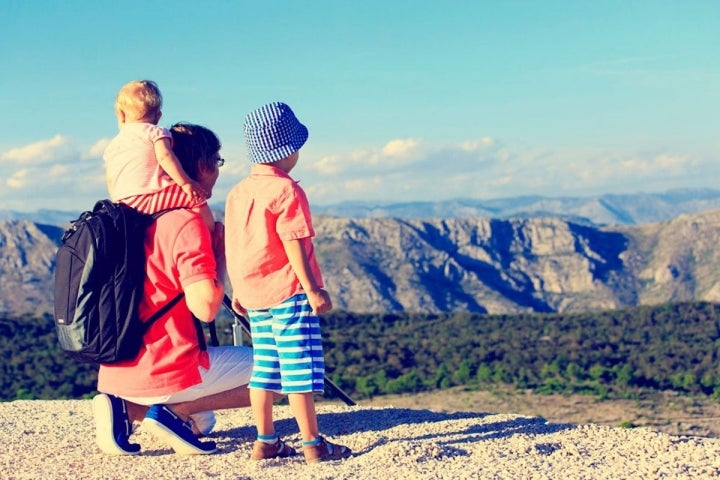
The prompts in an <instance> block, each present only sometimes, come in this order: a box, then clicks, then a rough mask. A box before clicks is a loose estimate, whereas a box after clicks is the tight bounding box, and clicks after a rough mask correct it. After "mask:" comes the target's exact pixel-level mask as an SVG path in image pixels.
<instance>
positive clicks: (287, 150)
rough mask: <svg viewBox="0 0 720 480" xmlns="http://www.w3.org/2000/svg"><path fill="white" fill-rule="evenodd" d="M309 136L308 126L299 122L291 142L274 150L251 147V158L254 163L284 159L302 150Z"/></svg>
mask: <svg viewBox="0 0 720 480" xmlns="http://www.w3.org/2000/svg"><path fill="white" fill-rule="evenodd" d="M308 136H309V133H308V129H307V127H306V126H305V125H303V124H302V123H300V122H298V123H297V129H296V130H295V132H293V134H292V135H291V141H290V142H289V143H286V144H285V145H282V146H280V147H277V148H274V149H272V150H262V151H258V150H256V149H252V148H251V149H250V160H251V161H252V163H273V162H277V161H278V160H282V159H283V158H286V157H289V156H290V155H292V154H293V153H295V152H297V151H298V150H300V149H301V148H302V146H303V145H305V142H307V139H308Z"/></svg>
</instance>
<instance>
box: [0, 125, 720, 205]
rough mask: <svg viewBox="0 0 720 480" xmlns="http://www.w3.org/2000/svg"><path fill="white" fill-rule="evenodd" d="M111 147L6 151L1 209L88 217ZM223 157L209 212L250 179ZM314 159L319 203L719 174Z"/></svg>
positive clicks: (427, 157)
mask: <svg viewBox="0 0 720 480" xmlns="http://www.w3.org/2000/svg"><path fill="white" fill-rule="evenodd" d="M106 143H107V139H101V140H98V141H96V142H95V143H93V144H91V145H89V146H83V145H78V144H76V143H75V142H73V141H72V140H71V139H69V138H67V137H64V136H62V135H57V136H55V137H53V138H51V139H48V140H44V141H39V142H35V143H32V144H29V145H26V146H20V147H17V148H13V149H12V150H9V151H7V152H5V153H2V155H1V156H0V159H2V160H3V161H0V179H2V180H0V209H2V208H8V206H9V205H16V204H18V202H22V204H23V205H25V204H27V206H26V207H25V206H24V207H23V208H29V209H37V208H67V206H68V205H71V206H72V209H74V210H86V209H88V208H89V207H90V206H92V204H93V203H94V201H96V200H98V199H100V198H105V197H106V196H107V190H106V186H105V178H104V168H103V164H102V160H101V153H102V150H103V149H104V146H105V145H106ZM238 152H239V150H238ZM223 156H225V157H226V158H228V159H229V161H228V163H226V165H225V166H224V167H223V169H222V172H221V175H220V178H219V181H218V184H217V186H216V188H215V192H214V196H213V199H212V203H213V204H221V203H223V202H224V199H225V196H226V195H227V192H228V191H229V190H230V188H232V186H234V185H235V184H236V183H237V182H239V181H240V180H241V179H242V178H244V177H245V176H246V175H247V174H248V173H249V167H250V166H249V163H248V162H246V161H243V160H240V159H242V158H244V157H243V156H242V155H240V153H237V152H236V153H235V154H234V153H233V152H231V148H229V149H228V150H227V152H224V153H223ZM313 157H314V158H319V160H316V161H313V158H311V157H310V156H307V157H302V161H301V162H300V163H298V166H297V167H296V169H295V170H294V171H293V174H292V175H293V177H295V178H296V179H298V180H300V181H301V185H302V186H303V188H304V189H305V190H306V191H307V192H308V195H309V197H310V201H311V202H312V203H318V204H329V203H337V202H342V201H352V200H364V201H370V202H378V203H383V202H398V201H420V200H425V201H433V200H442V199H449V198H459V197H473V198H501V197H512V196H519V195H543V196H548V197H553V196H587V195H596V194H603V193H626V192H637V191H647V190H648V187H646V186H651V187H652V188H654V189H655V191H657V190H658V189H667V188H680V187H693V186H697V187H714V185H713V184H712V179H713V175H710V174H708V172H714V171H717V167H716V166H715V163H714V162H716V159H714V158H712V159H711V158H709V157H708V158H702V157H698V156H696V155H693V154H691V153H688V152H677V151H653V152H648V151H640V152H638V151H631V150H629V149H628V150H625V151H621V150H614V151H605V150H600V149H594V148H584V149H577V148H573V149H569V148H552V147H538V146H531V147H526V146H517V145H510V144H508V143H507V142H504V141H500V140H498V139H495V138H492V137H489V136H485V137H478V138H476V139H466V140H463V141H458V142H455V143H452V144H449V143H443V144H438V143H432V142H428V141H426V140H423V139H420V138H397V139H393V140H390V141H388V142H386V143H383V144H377V145H368V146H365V147H363V148H357V149H354V150H352V151H347V152H339V151H327V152H318V154H317V156H315V153H314V152H313ZM233 159H237V160H235V161H234V160H233ZM702 172H705V173H702ZM698 182H705V183H702V184H699V183H698Z"/></svg>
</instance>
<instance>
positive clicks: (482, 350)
mask: <svg viewBox="0 0 720 480" xmlns="http://www.w3.org/2000/svg"><path fill="white" fill-rule="evenodd" d="M231 322H232V320H231V317H230V316H229V315H227V314H224V315H222V316H220V317H219V318H218V319H217V324H218V328H217V330H218V334H219V337H220V343H221V344H231V343H232V335H231V328H230V324H231ZM322 329H323V338H324V350H325V360H326V365H327V375H328V377H330V378H331V379H332V380H333V381H334V382H335V383H336V384H337V385H338V386H340V387H341V388H342V389H343V390H345V391H346V392H347V393H348V394H350V396H352V397H354V398H355V399H357V400H360V399H363V398H371V397H373V396H377V395H383V394H397V393H413V392H420V391H428V390H436V389H445V388H450V387H454V386H465V387H466V388H468V389H486V388H491V387H492V386H493V385H496V384H505V385H512V386H515V387H517V388H518V389H531V390H533V391H535V392H538V393H581V394H588V395H595V396H599V397H602V398H608V397H610V398H620V397H630V396H633V395H635V394H636V393H637V392H639V391H642V390H648V389H649V390H674V391H679V392H683V393H688V394H692V395H712V396H716V397H720V361H719V360H718V351H719V347H720V305H718V304H713V303H702V302H696V303H678V304H667V305H661V306H655V307H637V308H632V309H626V310H614V311H605V312H592V313H582V314H572V315H569V314H522V315H482V314H471V313H465V312H457V313H446V314H422V315H420V314H411V313H397V314H385V315H381V314H353V313H346V312H333V313H331V314H329V315H326V316H324V317H323V318H322ZM246 342H247V339H246ZM0 355H1V356H2V359H3V362H2V370H1V371H2V377H1V379H0V381H1V383H2V390H0V400H3V401H8V400H15V399H68V398H87V397H89V396H92V395H93V394H94V393H95V390H94V389H95V382H96V372H97V366H95V365H90V364H81V363H78V362H76V361H74V360H72V359H71V358H69V357H67V356H66V355H65V354H64V353H63V352H62V351H61V350H60V348H59V346H58V344H57V339H56V336H55V327H54V324H53V319H52V317H51V316H49V315H48V316H43V317H40V318H33V317H30V316H26V317H21V318H0Z"/></svg>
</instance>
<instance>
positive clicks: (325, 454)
mask: <svg viewBox="0 0 720 480" xmlns="http://www.w3.org/2000/svg"><path fill="white" fill-rule="evenodd" d="M319 438H320V443H318V444H317V445H305V446H304V447H303V453H304V454H305V461H306V462H307V463H316V462H325V461H328V460H340V459H343V458H347V457H349V456H350V455H352V451H351V450H350V449H349V448H348V447H346V446H345V445H338V444H336V443H330V442H328V441H327V440H325V439H324V438H323V437H319Z"/></svg>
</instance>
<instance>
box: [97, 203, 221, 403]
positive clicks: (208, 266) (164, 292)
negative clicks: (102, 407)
mask: <svg viewBox="0 0 720 480" xmlns="http://www.w3.org/2000/svg"><path fill="white" fill-rule="evenodd" d="M145 255H146V258H147V260H146V264H147V277H146V279H145V284H144V285H145V286H144V297H143V300H142V302H141V303H140V310H139V312H140V318H142V319H146V318H148V317H150V316H151V315H152V313H154V312H156V311H157V310H159V309H160V308H161V307H162V306H163V305H164V304H166V303H167V302H168V301H169V300H171V299H172V298H174V297H175V296H176V295H177V294H178V293H180V292H181V291H182V290H183V288H184V287H186V286H187V285H190V284H192V283H194V282H197V281H199V280H205V279H215V276H216V273H215V272H216V270H215V256H214V255H213V251H212V241H211V238H210V232H209V230H208V228H207V227H206V226H205V224H204V223H203V221H202V219H201V218H200V216H199V215H197V214H195V213H192V212H190V211H188V210H175V211H172V212H168V213H166V214H164V215H162V216H161V217H159V218H158V219H157V221H156V222H155V224H153V225H152V226H151V227H150V228H149V229H148V232H147V235H146V238H145ZM144 343H145V345H144V346H143V347H142V349H141V350H140V353H139V354H138V356H137V358H136V359H135V360H132V361H128V362H122V363H117V364H113V365H100V370H99V372H98V391H100V392H105V393H111V394H114V395H118V396H121V397H122V396H129V397H149V396H157V395H169V394H172V393H176V392H179V391H181V390H184V389H186V388H188V387H191V386H193V385H196V384H198V383H200V382H201V378H200V371H199V368H200V367H203V368H206V369H207V368H209V366H210V362H209V358H208V354H207V352H206V351H203V350H200V347H199V344H198V335H197V332H196V330H195V324H194V322H193V318H192V314H191V313H190V310H188V308H187V304H186V303H185V300H184V299H182V300H180V301H179V302H178V303H177V304H176V305H175V306H174V307H173V308H172V309H171V310H170V312H169V313H167V314H166V315H165V316H164V317H163V318H160V319H158V320H157V321H155V323H153V325H152V326H151V327H150V330H149V331H148V332H147V333H146V334H145V336H144Z"/></svg>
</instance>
